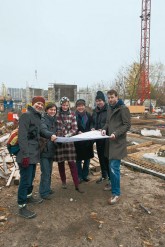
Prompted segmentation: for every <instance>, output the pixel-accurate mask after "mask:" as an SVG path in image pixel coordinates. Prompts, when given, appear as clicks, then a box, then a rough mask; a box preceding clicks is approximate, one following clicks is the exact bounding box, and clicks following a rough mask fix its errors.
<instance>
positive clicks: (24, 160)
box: [22, 157, 30, 168]
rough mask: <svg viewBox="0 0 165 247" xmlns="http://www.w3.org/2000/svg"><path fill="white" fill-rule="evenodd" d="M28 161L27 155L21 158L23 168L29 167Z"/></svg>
mask: <svg viewBox="0 0 165 247" xmlns="http://www.w3.org/2000/svg"><path fill="white" fill-rule="evenodd" d="M29 162H30V159H29V157H27V158H23V159H22V167H24V168H27V167H29Z"/></svg>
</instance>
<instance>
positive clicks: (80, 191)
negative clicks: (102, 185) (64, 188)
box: [75, 186, 84, 193]
mask: <svg viewBox="0 0 165 247" xmlns="http://www.w3.org/2000/svg"><path fill="white" fill-rule="evenodd" d="M75 190H77V191H78V192H79V193H84V191H83V190H80V189H79V187H78V186H76V187H75Z"/></svg>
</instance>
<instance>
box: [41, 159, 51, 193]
mask: <svg viewBox="0 0 165 247" xmlns="http://www.w3.org/2000/svg"><path fill="white" fill-rule="evenodd" d="M52 166H53V159H52V158H41V159H40V168H41V180H40V186H39V193H40V195H41V196H47V195H49V193H50V190H51V175H52Z"/></svg>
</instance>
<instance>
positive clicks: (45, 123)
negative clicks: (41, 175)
mask: <svg viewBox="0 0 165 247" xmlns="http://www.w3.org/2000/svg"><path fill="white" fill-rule="evenodd" d="M56 130H57V123H56V117H55V116H54V117H51V116H49V115H48V114H46V113H45V115H44V116H43V117H42V118H41V136H42V137H45V138H46V139H47V142H46V145H45V148H44V150H43V151H42V153H41V158H42V157H45V158H53V157H54V154H55V147H56V144H55V143H54V142H52V141H51V136H52V135H53V134H54V135H55V134H56Z"/></svg>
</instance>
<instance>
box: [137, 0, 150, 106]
mask: <svg viewBox="0 0 165 247" xmlns="http://www.w3.org/2000/svg"><path fill="white" fill-rule="evenodd" d="M140 18H141V47H140V81H139V85H138V104H141V105H142V104H143V102H144V101H145V100H146V99H150V96H151V95H150V93H151V92H150V82H149V58H150V18H151V0H142V10H141V16H140Z"/></svg>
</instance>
